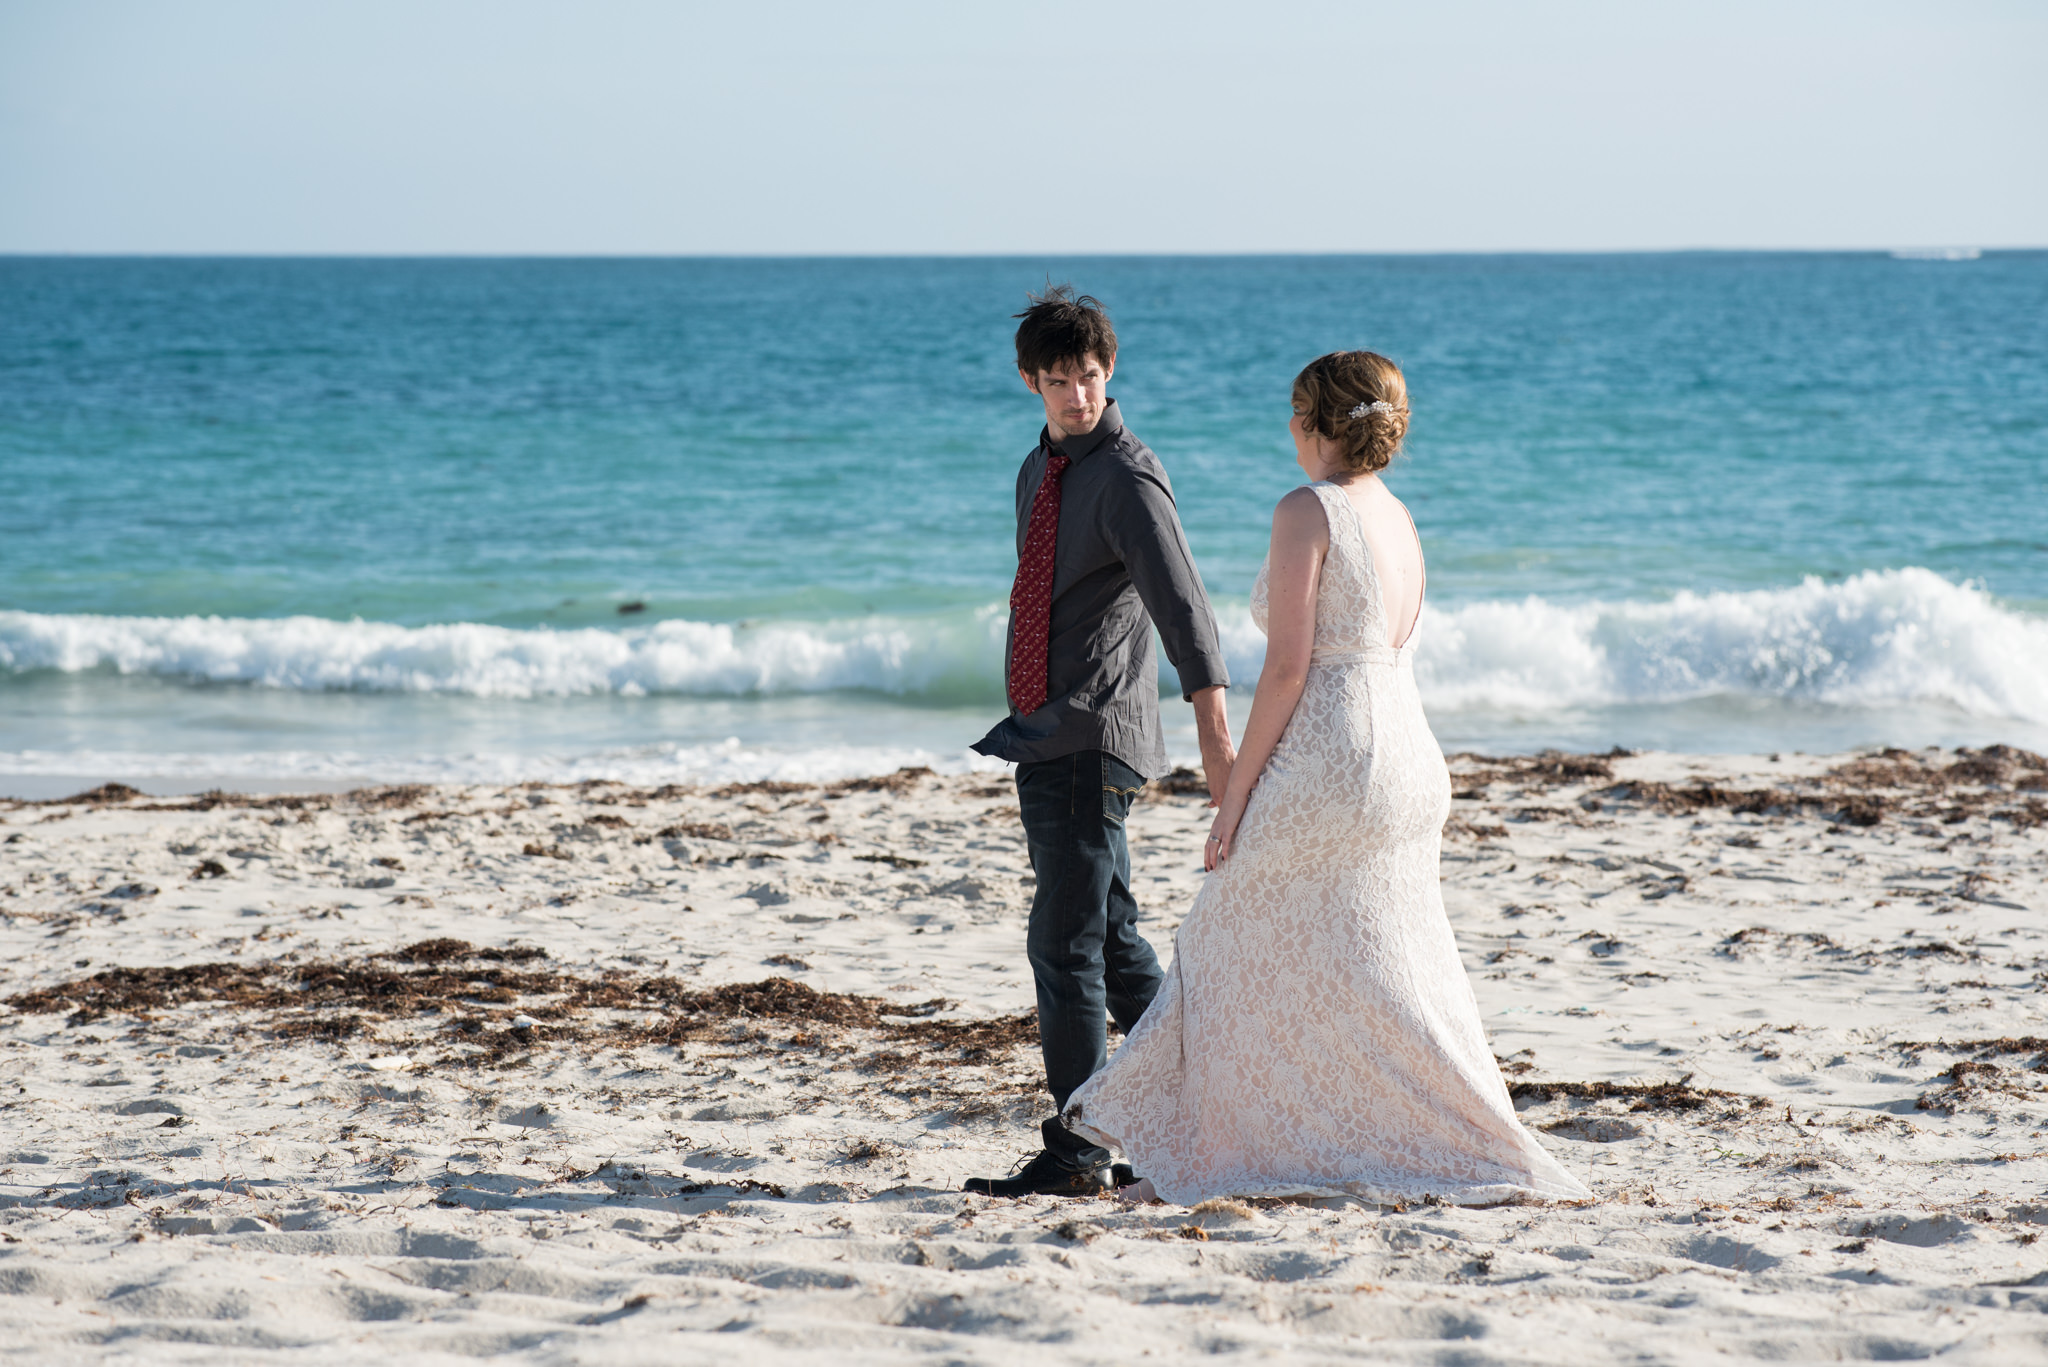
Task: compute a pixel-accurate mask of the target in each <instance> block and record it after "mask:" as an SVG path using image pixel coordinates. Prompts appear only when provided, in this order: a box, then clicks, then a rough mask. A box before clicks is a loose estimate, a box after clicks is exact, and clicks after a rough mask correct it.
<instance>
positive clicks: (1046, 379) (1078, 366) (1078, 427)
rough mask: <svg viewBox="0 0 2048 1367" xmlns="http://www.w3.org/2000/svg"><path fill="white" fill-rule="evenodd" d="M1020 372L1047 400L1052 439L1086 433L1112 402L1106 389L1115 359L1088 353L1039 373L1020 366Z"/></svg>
mask: <svg viewBox="0 0 2048 1367" xmlns="http://www.w3.org/2000/svg"><path fill="white" fill-rule="evenodd" d="M1017 373H1018V374H1019V375H1023V376H1024V383H1025V384H1026V385H1027V386H1029V388H1030V390H1031V392H1032V393H1034V394H1036V395H1037V396H1038V397H1039V398H1040V399H1042V400H1043V401H1044V402H1045V425H1046V426H1047V427H1049V428H1051V429H1052V437H1053V440H1054V441H1064V440H1066V439H1067V438H1068V437H1082V436H1086V435H1087V434H1088V433H1090V432H1093V431H1094V430H1095V424H1096V423H1098V422H1101V421H1102V410H1103V407H1104V406H1105V405H1106V404H1107V403H1108V402H1109V400H1108V398H1107V397H1106V395H1105V394H1104V391H1105V390H1106V389H1107V388H1108V387H1109V377H1110V376H1111V375H1114V374H1115V373H1116V361H1115V359H1114V358H1112V359H1111V360H1109V361H1106V362H1105V361H1098V360H1096V359H1095V358H1094V357H1093V356H1085V357H1083V358H1082V359H1080V360H1078V361H1066V362H1062V363H1061V364H1059V365H1056V366H1054V367H1053V368H1052V369H1050V370H1041V371H1039V372H1038V373H1037V374H1036V375H1025V374H1024V372H1023V371H1021V370H1020V371H1018V372H1017Z"/></svg>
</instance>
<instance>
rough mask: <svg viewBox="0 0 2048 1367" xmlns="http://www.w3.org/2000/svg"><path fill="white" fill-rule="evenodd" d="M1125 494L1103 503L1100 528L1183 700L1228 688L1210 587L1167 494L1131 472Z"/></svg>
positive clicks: (1160, 486)
mask: <svg viewBox="0 0 2048 1367" xmlns="http://www.w3.org/2000/svg"><path fill="white" fill-rule="evenodd" d="M1120 492H1121V493H1123V495H1124V496H1123V497H1121V498H1115V499H1109V500H1106V501H1105V507H1104V509H1103V513H1104V518H1103V521H1104V531H1105V532H1106V534H1107V536H1108V539H1109V542H1110V544H1111V546H1112V547H1114V548H1115V550H1116V552H1117V555H1118V556H1119V558H1121V559H1122V561H1123V562H1124V568H1125V569H1126V570H1127V571H1128V572H1129V574H1130V576H1131V584H1132V586H1133V587H1134V588H1136V589H1137V591H1138V597H1139V599H1140V600H1141V601H1142V602H1143V603H1144V604H1145V611H1146V612H1147V613H1148V614H1150V615H1151V618H1152V624H1153V625H1154V626H1156V627H1157V628H1159V639H1160V641H1161V642H1162V643H1164V645H1165V646H1166V658H1167V659H1168V660H1171V661H1172V662H1173V668H1174V671H1175V672H1176V673H1178V674H1179V675H1180V687H1181V696H1182V697H1183V698H1192V697H1193V696H1194V695H1195V693H1196V692H1198V691H1199V690H1201V689H1204V688H1228V687H1229V686H1230V671H1229V670H1228V669H1226V668H1225V667H1224V663H1223V643H1222V639H1221V637H1220V635H1219V633H1218V632H1217V630H1216V614H1215V612H1214V611H1213V610H1212V609H1211V608H1210V606H1209V593H1208V590H1206V589H1204V588H1203V587H1202V577H1201V576H1200V575H1199V574H1197V573H1196V572H1195V557H1194V554H1193V552H1191V551H1190V550H1189V549H1188V538H1187V533H1186V532H1184V531H1183V530H1181V525H1180V513H1179V512H1178V511H1177V510H1176V509H1175V507H1174V504H1173V494H1172V492H1171V491H1170V490H1169V489H1168V488H1167V487H1166V485H1165V484H1164V483H1163V482H1161V481H1160V480H1159V479H1157V478H1155V477H1154V476H1152V475H1150V474H1148V473H1146V472H1144V471H1142V470H1138V471H1133V472H1132V474H1131V479H1130V483H1129V485H1128V486H1127V488H1125V489H1124V490H1121V491H1120Z"/></svg>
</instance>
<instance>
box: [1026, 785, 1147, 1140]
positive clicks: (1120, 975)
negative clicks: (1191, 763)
mask: <svg viewBox="0 0 2048 1367" xmlns="http://www.w3.org/2000/svg"><path fill="white" fill-rule="evenodd" d="M1144 785H1145V780H1144V779H1143V778H1142V777H1141V776H1140V775H1139V774H1138V771H1137V770H1135V769H1133V768H1131V767H1130V766H1129V765H1128V764H1125V763H1124V762H1123V761H1122V760H1120V759H1118V758H1116V757H1115V756H1114V755H1111V754H1107V753H1105V752H1104V751H1101V750H1082V751H1080V752H1079V753H1077V754H1072V755H1063V756H1061V757H1060V758H1058V759H1049V760H1041V761H1038V762H1036V763H1032V764H1020V765H1018V766H1017V804H1018V806H1019V807H1020V808H1021V809H1022V811H1023V816H1024V839H1025V841H1026V842H1027V843H1028V844H1029V846H1030V849H1031V871H1032V872H1033V873H1035V874H1036V875H1038V891H1037V892H1036V894H1034V895H1033V897H1032V899H1031V928H1030V931H1029V933H1028V934H1027V936H1026V938H1025V949H1026V951H1027V952H1028V953H1029V955H1030V957H1031V972H1032V976H1033V977H1034V978H1035V979H1036V980H1037V983H1038V1044H1039V1048H1040V1049H1041V1050H1042V1051H1043V1052H1044V1055H1045V1081H1046V1085H1047V1086H1048V1087H1049V1088H1051V1090H1052V1099H1053V1104H1054V1106H1055V1107H1056V1108H1057V1109H1059V1110H1064V1109H1065V1108H1066V1105H1067V1098H1068V1097H1069V1096H1071V1095H1073V1093H1074V1091H1075V1089H1076V1088H1078V1087H1079V1086H1080V1085H1081V1084H1082V1083H1084V1082H1086V1081H1087V1080H1088V1079H1089V1078H1090V1077H1092V1076H1093V1075H1094V1074H1095V1073H1096V1072H1098V1071H1099V1070H1100V1069H1101V1068H1102V1065H1103V1064H1104V1063H1106V1062H1108V1059H1109V1040H1108V1034H1107V1018H1108V1017H1109V1016H1114V1017H1115V1018H1116V1023H1117V1025H1118V1026H1119V1027H1120V1028H1121V1029H1122V1030H1123V1031H1124V1032H1125V1033H1126V1034H1128V1033H1130V1031H1131V1030H1132V1029H1133V1028H1135V1027H1136V1026H1137V1024H1138V1018H1139V1017H1140V1016H1142V1015H1144V1014H1145V1008H1146V1007H1148V1006H1150V1005H1151V1004H1152V998H1153V997H1154V996H1156V995H1158V992H1159V984H1160V982H1161V981H1162V979H1163V978H1164V975H1163V974H1162V973H1161V972H1160V971H1159V958H1158V956H1157V955H1155V954H1154V953H1153V952H1152V946H1151V945H1149V944H1147V943H1145V939H1144V937H1143V936H1141V935H1139V934H1138V925H1137V922H1138V903H1137V899H1136V898H1134V897H1132V896H1131V849H1130V845H1129V844H1128V843H1127V842H1126V841H1125V839H1124V819H1125V818H1126V817H1127V816H1129V814H1130V810H1131V803H1132V802H1133V801H1134V800H1135V799H1136V798H1137V795H1138V790H1139V789H1140V788H1142V787H1143V786H1144ZM1054 1128H1057V1127H1054ZM1064 1134H1065V1131H1064V1130H1062V1131H1060V1135H1064ZM1058 1138H1059V1135H1053V1134H1048V1142H1049V1143H1052V1145H1053V1147H1054V1148H1055V1149H1056V1150H1058V1151H1060V1156H1061V1157H1062V1158H1065V1159H1067V1160H1069V1161H1070V1162H1073V1163H1075V1164H1082V1165H1085V1164H1091V1163H1098V1162H1104V1161H1107V1159H1108V1155H1107V1154H1106V1153H1104V1152H1103V1151H1102V1150H1101V1149H1099V1148H1096V1147H1094V1146H1093V1145H1090V1144H1088V1143H1086V1142H1085V1141H1083V1140H1081V1139H1080V1138H1078V1137H1074V1140H1073V1147H1072V1149H1071V1150H1068V1149H1067V1146H1065V1145H1063V1144H1059V1143H1057V1142H1056V1141H1057V1140H1058Z"/></svg>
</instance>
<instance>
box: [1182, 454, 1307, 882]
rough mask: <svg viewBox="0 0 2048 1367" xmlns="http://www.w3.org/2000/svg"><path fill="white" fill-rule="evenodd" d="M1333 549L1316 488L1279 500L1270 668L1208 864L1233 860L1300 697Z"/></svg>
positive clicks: (1269, 576) (1270, 562) (1269, 603)
mask: <svg viewBox="0 0 2048 1367" xmlns="http://www.w3.org/2000/svg"><path fill="white" fill-rule="evenodd" d="M1329 550H1330V523H1329V519H1328V518H1327V517H1325V516H1324V514H1323V505H1322V501H1321V500H1320V499H1318V498H1317V497H1316V495H1315V491H1314V490H1312V489H1296V490H1295V491H1294V492H1293V493H1291V494H1289V495H1287V497H1285V498H1283V499H1281V500H1280V505H1279V506H1278V507H1277V508H1275V509H1274V510H1273V547H1272V552H1271V554H1270V555H1269V556H1268V557H1267V561H1266V665H1265V668H1264V669H1262V670H1260V671H1259V691H1258V693H1257V695H1256V696H1254V697H1253V699H1252V715H1251V719H1250V720H1249V721H1247V722H1246V723H1245V728H1244V748H1243V749H1241V750H1239V751H1238V752H1237V760H1236V762H1235V763H1234V764H1232V765H1231V766H1230V782H1229V783H1228V784H1226V785H1225V786H1224V790H1223V802H1222V805H1221V806H1220V807H1219V808H1218V809H1217V812H1216V820H1215V822H1214V823H1213V824H1212V825H1211V826H1210V828H1209V835H1210V840H1209V843H1208V845H1207V847H1206V848H1205V849H1204V850H1203V852H1202V867H1203V868H1205V869H1214V868H1215V867H1216V866H1217V865H1219V864H1221V863H1222V862H1223V861H1224V860H1226V859H1228V858H1229V857H1230V847H1231V842H1232V841H1233V840H1235V839H1236V837H1237V823H1238V822H1239V821H1240V820H1242V819H1243V818H1244V809H1245V804H1246V803H1248V802H1250V801H1251V796H1252V789H1253V788H1254V787H1256V786H1257V784H1258V781H1259V775H1260V774H1262V773H1264V772H1265V768H1266V761H1267V760H1269V759H1271V758H1272V757H1273V749H1274V747H1275V746H1277V745H1279V744H1280V736H1281V733H1282V732H1284V731H1286V729H1287V723H1288V722H1289V721H1290V720H1291V719H1292V718H1293V716H1294V708H1295V705H1296V704H1297V703H1299V702H1300V701H1301V689H1302V685H1303V684H1305V683H1307V682H1308V657H1309V653H1310V652H1311V651H1312V650H1314V649H1315V643H1316V589H1317V586H1318V585H1319V584H1320V582H1321V580H1322V572H1323V557H1324V556H1326V555H1328V554H1329Z"/></svg>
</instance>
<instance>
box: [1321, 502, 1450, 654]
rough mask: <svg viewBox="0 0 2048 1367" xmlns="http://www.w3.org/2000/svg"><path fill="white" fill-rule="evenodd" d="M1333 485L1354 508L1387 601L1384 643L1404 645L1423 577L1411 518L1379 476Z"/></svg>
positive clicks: (1418, 613)
mask: <svg viewBox="0 0 2048 1367" xmlns="http://www.w3.org/2000/svg"><path fill="white" fill-rule="evenodd" d="M1337 487H1338V488H1339V489H1341V490H1342V491H1343V493H1344V497H1345V498H1347V499H1349V500H1350V501H1351V506H1352V507H1353V508H1355V509H1357V510H1358V522H1359V526H1360V527H1361V528H1362V529H1363V531H1364V533H1365V544H1366V548H1367V549H1368V550H1370V551H1371V552H1372V563H1373V568H1374V569H1375V570H1376V571H1378V573H1379V581H1380V593H1381V596H1382V597H1384V598H1385V599H1386V615H1387V633H1388V640H1387V644H1388V645H1390V646H1394V647H1396V648H1398V647H1400V646H1403V645H1406V644H1407V643H1408V638H1409V637H1410V636H1411V635H1413V634H1414V632H1415V622H1416V619H1417V618H1418V617H1420V616H1421V615H1422V597H1423V590H1424V588H1425V587H1426V584H1427V577H1428V576H1427V572H1426V571H1425V570H1424V568H1423V564H1422V542H1421V540H1420V539H1419V538H1418V537H1417V535H1416V531H1415V519H1414V518H1413V517H1412V516H1410V515H1409V512H1408V508H1407V506H1406V505H1405V504H1403V503H1402V502H1401V500H1400V499H1398V498H1395V497H1394V494H1393V491H1392V490H1391V489H1389V488H1387V486H1386V485H1385V484H1383V483H1381V482H1380V478H1379V476H1378V475H1367V476H1365V477H1364V478H1362V479H1354V480H1352V481H1350V482H1349V483H1347V484H1340V485H1338V486H1337Z"/></svg>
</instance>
